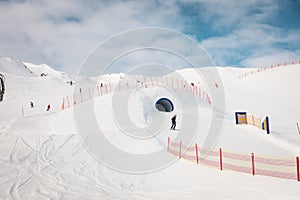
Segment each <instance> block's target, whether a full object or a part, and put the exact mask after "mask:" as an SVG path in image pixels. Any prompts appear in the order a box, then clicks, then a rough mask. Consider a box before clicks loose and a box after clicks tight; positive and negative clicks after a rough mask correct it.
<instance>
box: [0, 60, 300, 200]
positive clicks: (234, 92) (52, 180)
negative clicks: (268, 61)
mask: <svg viewBox="0 0 300 200" xmlns="http://www.w3.org/2000/svg"><path fill="white" fill-rule="evenodd" d="M25 66H26V67H25ZM200 70H201V69H200ZM217 70H218V72H219V74H220V76H221V79H222V83H217V84H218V87H215V88H214V89H215V90H218V89H224V92H225V100H226V102H225V105H226V106H225V109H224V110H222V111H221V112H222V113H223V114H224V116H225V120H224V124H223V128H222V130H221V131H222V132H221V135H220V137H219V138H218V140H217V141H216V144H215V148H219V147H222V148H223V149H224V150H228V151H233V152H245V153H251V152H255V153H257V154H262V155H269V156H291V157H295V156H297V155H299V152H300V151H299V150H300V136H299V133H298V130H297V126H296V123H297V122H300V116H299V114H300V101H299V97H300V96H299V91H300V79H299V75H300V65H291V66H286V67H281V68H275V69H272V70H269V71H265V72H261V73H258V74H255V75H253V76H248V77H243V78H239V75H240V74H242V73H244V72H247V70H248V71H249V70H250V69H237V68H229V67H228V68H220V67H218V68H217ZM0 72H1V73H2V74H4V76H5V84H6V92H5V95H4V101H3V102H0V113H1V114H0V199H205V200H209V199H233V200H235V199H236V200H240V199H263V200H266V199H272V200H274V199H289V200H292V199H295V200H296V199H299V196H300V189H299V188H300V183H299V182H297V181H296V180H295V181H293V180H285V179H278V178H272V177H266V176H252V175H249V174H243V173H238V172H231V171H219V170H217V169H212V168H209V167H205V166H202V165H196V164H195V163H192V162H189V161H187V160H184V159H179V160H177V161H176V162H174V163H173V164H171V165H168V166H166V167H165V168H162V169H160V170H158V171H155V172H152V173H140V174H132V173H125V172H120V171H117V170H114V169H111V168H109V167H107V166H106V165H103V164H102V163H101V162H99V161H98V160H97V159H95V157H94V156H93V155H92V154H91V152H89V151H88V149H87V148H86V147H85V145H84V143H83V141H82V137H81V136H80V134H79V133H78V131H77V125H78V124H76V120H74V111H73V109H72V108H70V109H65V110H61V105H62V102H63V98H64V97H66V96H67V95H69V96H72V94H73V92H75V93H78V91H74V88H75V86H74V85H71V84H70V81H71V80H72V79H71V78H70V77H69V76H67V75H66V74H64V73H61V72H58V71H55V70H53V69H52V68H51V67H49V66H46V65H34V64H30V63H25V64H23V63H20V62H16V61H14V60H12V59H10V58H2V59H1V60H0ZM41 73H45V74H47V76H44V77H42V76H40V74H41ZM177 73H179V74H181V75H182V76H183V77H185V79H186V80H188V81H189V82H193V83H197V82H198V81H199V80H201V78H199V77H197V76H195V73H194V70H193V69H184V70H179V71H178V72H177ZM122 76H123V75H120V74H119V75H118V74H112V75H105V76H104V77H102V78H99V80H98V78H95V77H80V81H81V82H82V83H84V84H85V86H86V87H88V86H90V85H93V84H96V83H98V84H99V83H109V82H111V83H113V82H117V81H119V80H120V79H121V78H122ZM170 76H172V74H170ZM100 79H101V80H100ZM72 81H74V80H72ZM199 84H201V83H199ZM75 85H76V84H75ZM174 90H176V89H174ZM178 94H179V95H181V97H182V98H181V99H184V101H181V100H180V99H178ZM116 95H118V96H116ZM124 95H125V93H124ZM124 95H123V96H124ZM116 97H118V98H120V99H119V101H121V100H122V91H120V92H119V93H118V94H117V92H113V93H111V94H106V95H103V96H101V97H96V98H95V99H93V100H92V101H86V102H84V103H81V104H78V105H76V107H77V108H78V109H82V110H83V111H84V110H85V108H87V107H88V106H89V104H93V105H92V106H93V108H94V111H95V112H94V115H95V118H96V121H97V123H98V124H99V125H100V127H101V131H102V132H103V133H104V135H105V137H106V138H107V140H108V141H109V142H110V143H111V144H112V145H114V146H116V147H118V148H119V149H120V150H122V151H124V152H128V153H131V154H139V155H141V154H149V153H153V152H155V151H160V150H166V147H167V138H168V137H169V136H170V137H171V138H172V139H173V138H175V137H176V136H177V135H178V134H184V133H186V132H188V131H189V127H187V126H183V125H182V122H183V120H184V119H183V118H184V117H185V116H184V117H183V116H182V115H183V109H187V110H188V113H189V116H187V117H190V118H191V119H197V120H198V127H197V134H196V136H195V142H198V143H199V144H201V143H202V142H203V140H204V138H205V137H207V135H206V134H207V130H208V129H209V124H210V122H211V120H212V119H211V117H212V112H213V111H212V109H214V108H213V107H211V106H208V105H207V104H205V103H203V102H201V101H200V100H197V102H198V107H197V110H192V109H190V110H189V105H192V101H193V98H194V96H193V95H192V94H191V93H188V92H186V91H177V93H174V92H173V91H172V90H170V89H167V88H164V87H148V88H146V87H140V88H138V89H136V90H134V91H132V92H131V93H130V98H129V101H128V102H127V103H128V104H122V105H118V104H117V103H118V99H116ZM161 97H168V98H169V99H170V100H171V101H172V102H173V103H174V107H175V110H174V112H171V113H161V112H158V111H157V110H156V109H155V105H154V104H155V102H156V100H158V99H159V98H161ZM30 102H33V103H34V107H33V108H30ZM48 104H50V105H51V109H50V111H46V108H47V105H48ZM118 106H121V108H122V107H124V113H128V115H129V118H130V120H131V121H132V122H133V124H134V125H135V126H134V127H131V126H130V127H126V121H125V122H124V124H125V125H124V124H122V127H120V126H119V125H118V124H117V123H116V118H117V117H118V116H115V114H116V111H115V110H114V109H115V108H114V107H118ZM193 109H194V108H193ZM236 111H247V112H248V113H250V114H253V115H255V116H257V117H260V118H264V117H265V116H269V117H270V122H271V123H270V125H271V134H270V135H267V134H266V133H265V131H263V130H260V129H258V128H256V127H252V126H243V125H240V126H237V125H235V119H234V112H236ZM174 113H176V114H177V115H178V118H177V122H178V123H177V128H178V131H171V130H169V128H170V125H171V124H170V118H171V117H172V116H173V115H174ZM82 114H83V115H85V114H86V113H85V112H82ZM120 114H122V113H120ZM84 117H85V116H84ZM157 118H159V119H162V120H163V121H162V122H163V123H162V124H163V125H162V126H161V127H160V128H161V130H162V131H160V134H158V135H155V136H153V137H150V139H149V138H148V139H144V140H140V139H138V138H135V137H131V136H129V135H126V134H124V130H125V131H126V130H127V131H128V130H131V132H133V133H136V131H137V130H140V129H139V128H141V129H144V130H145V133H147V127H148V126H149V124H152V123H153V121H155V119H157ZM89 122H90V118H89V115H88V114H87V115H86V120H84V121H83V122H82V126H86V130H87V131H88V130H89V129H90V127H89ZM120 123H123V122H120ZM136 127H138V128H136ZM122 129H124V130H122ZM183 137H184V136H183ZM95 144H97V141H96V142H95ZM170 156H172V155H170ZM118 159H119V158H118ZM158 160H159V159H158ZM153 162H157V160H156V159H155V160H153Z"/></svg>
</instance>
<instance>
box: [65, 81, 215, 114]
mask: <svg viewBox="0 0 300 200" xmlns="http://www.w3.org/2000/svg"><path fill="white" fill-rule="evenodd" d="M156 86H167V87H170V88H174V89H180V90H184V91H187V92H189V93H192V94H193V95H194V96H196V97H198V98H200V99H202V100H203V101H204V102H205V103H207V104H208V105H211V104H212V100H211V98H210V96H209V94H208V92H206V90H205V89H203V86H201V85H195V84H194V83H190V84H189V83H187V82H186V81H185V80H180V79H175V78H172V77H140V78H136V79H132V80H127V81H123V80H120V81H119V82H114V83H99V84H98V85H97V87H96V88H95V89H80V91H77V92H74V93H73V94H72V95H68V96H65V97H64V98H63V102H62V105H61V109H62V110H64V109H67V108H71V107H73V106H74V105H77V104H80V103H84V102H87V101H89V100H91V99H92V98H95V97H100V96H103V95H106V94H110V93H112V92H118V91H125V90H128V89H135V88H140V87H145V88H148V87H156Z"/></svg>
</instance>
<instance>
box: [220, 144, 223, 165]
mask: <svg viewBox="0 0 300 200" xmlns="http://www.w3.org/2000/svg"><path fill="white" fill-rule="evenodd" d="M220 170H221V171H222V170H223V155H222V148H220Z"/></svg>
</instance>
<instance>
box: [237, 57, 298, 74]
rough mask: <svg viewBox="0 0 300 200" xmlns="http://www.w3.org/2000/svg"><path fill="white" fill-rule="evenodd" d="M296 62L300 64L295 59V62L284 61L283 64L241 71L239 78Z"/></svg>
mask: <svg viewBox="0 0 300 200" xmlns="http://www.w3.org/2000/svg"><path fill="white" fill-rule="evenodd" d="M297 64H300V61H295V62H294V61H293V62H290V63H287V62H285V63H284V64H277V65H271V66H268V67H260V68H256V69H255V70H252V71H249V72H246V73H243V74H241V75H239V78H243V77H247V76H250V75H254V74H257V73H260V72H263V71H267V70H270V69H274V68H278V67H285V66H289V65H297Z"/></svg>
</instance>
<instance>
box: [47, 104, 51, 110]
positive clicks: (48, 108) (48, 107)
mask: <svg viewBox="0 0 300 200" xmlns="http://www.w3.org/2000/svg"><path fill="white" fill-rule="evenodd" d="M49 110H50V103H49V104H48V106H47V111H49Z"/></svg>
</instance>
